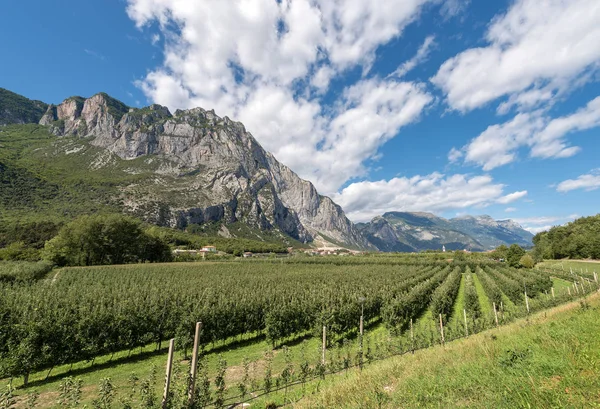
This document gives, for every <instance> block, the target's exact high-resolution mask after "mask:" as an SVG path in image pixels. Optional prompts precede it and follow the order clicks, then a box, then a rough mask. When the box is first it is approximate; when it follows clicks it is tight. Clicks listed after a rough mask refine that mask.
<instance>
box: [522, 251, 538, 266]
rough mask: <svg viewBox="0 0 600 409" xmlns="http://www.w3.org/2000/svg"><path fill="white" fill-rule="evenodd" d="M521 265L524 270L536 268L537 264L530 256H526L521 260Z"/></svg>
mask: <svg viewBox="0 0 600 409" xmlns="http://www.w3.org/2000/svg"><path fill="white" fill-rule="evenodd" d="M519 263H520V264H521V266H522V267H524V268H533V266H535V262H534V261H533V258H532V257H531V256H530V255H529V254H525V255H524V256H523V257H521V260H520V262H519Z"/></svg>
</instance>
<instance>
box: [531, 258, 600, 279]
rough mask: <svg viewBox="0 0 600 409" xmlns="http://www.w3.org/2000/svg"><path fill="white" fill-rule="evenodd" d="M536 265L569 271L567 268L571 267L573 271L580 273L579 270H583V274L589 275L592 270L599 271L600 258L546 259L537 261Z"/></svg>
mask: <svg viewBox="0 0 600 409" xmlns="http://www.w3.org/2000/svg"><path fill="white" fill-rule="evenodd" d="M536 267H538V268H539V267H548V268H555V269H558V270H564V271H569V269H570V268H572V269H573V272H574V273H577V274H581V271H582V270H583V274H584V275H585V276H591V274H592V272H594V271H595V272H597V273H600V260H589V261H579V260H546V261H543V262H542V263H538V264H537V266H536ZM586 271H587V274H586Z"/></svg>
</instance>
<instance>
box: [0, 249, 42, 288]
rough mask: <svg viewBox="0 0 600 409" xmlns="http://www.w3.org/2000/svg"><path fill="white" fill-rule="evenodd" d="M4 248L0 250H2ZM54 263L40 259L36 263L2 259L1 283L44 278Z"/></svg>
mask: <svg viewBox="0 0 600 409" xmlns="http://www.w3.org/2000/svg"><path fill="white" fill-rule="evenodd" d="M1 251H2V250H0V252H1ZM53 266H54V265H53V264H52V263H50V262H48V261H39V262H36V263H31V262H25V261H17V262H2V261H0V283H1V282H13V281H14V282H31V281H35V280H39V279H40V278H43V277H45V276H46V274H48V272H50V271H51V270H52V268H53Z"/></svg>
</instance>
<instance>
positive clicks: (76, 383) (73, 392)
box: [58, 376, 83, 408]
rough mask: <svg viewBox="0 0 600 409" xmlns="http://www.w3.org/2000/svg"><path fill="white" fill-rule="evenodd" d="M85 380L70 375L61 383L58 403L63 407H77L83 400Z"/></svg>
mask: <svg viewBox="0 0 600 409" xmlns="http://www.w3.org/2000/svg"><path fill="white" fill-rule="evenodd" d="M82 386H83V381H82V380H81V379H79V378H78V379H74V378H73V377H71V376H69V377H68V378H65V379H63V381H62V382H61V383H60V385H59V395H58V405H59V406H60V407H61V408H77V407H78V406H79V403H80V402H81V387H82Z"/></svg>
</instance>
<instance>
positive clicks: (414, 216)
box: [357, 212, 533, 251]
mask: <svg viewBox="0 0 600 409" xmlns="http://www.w3.org/2000/svg"><path fill="white" fill-rule="evenodd" d="M357 227H358V229H359V230H360V231H361V232H362V233H363V234H364V235H365V236H366V237H367V239H368V240H369V241H370V242H371V243H372V244H373V245H374V246H376V247H377V248H378V249H380V250H382V251H421V250H441V249H442V246H444V247H445V248H446V250H462V249H468V250H471V251H482V250H489V249H493V248H495V247H497V246H499V245H501V244H506V245H510V244H513V243H516V244H519V245H521V246H531V245H532V242H531V239H532V238H533V234H531V233H530V232H528V231H527V230H524V229H523V228H522V227H521V226H520V225H519V224H518V223H516V222H514V221H512V220H494V219H492V218H491V217H490V216H478V217H473V216H463V217H457V218H454V219H449V220H448V219H444V218H442V217H438V216H436V215H434V214H431V213H422V212H388V213H385V214H384V215H383V216H378V217H375V218H374V219H373V220H371V221H370V222H369V223H360V224H358V225H357Z"/></svg>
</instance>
